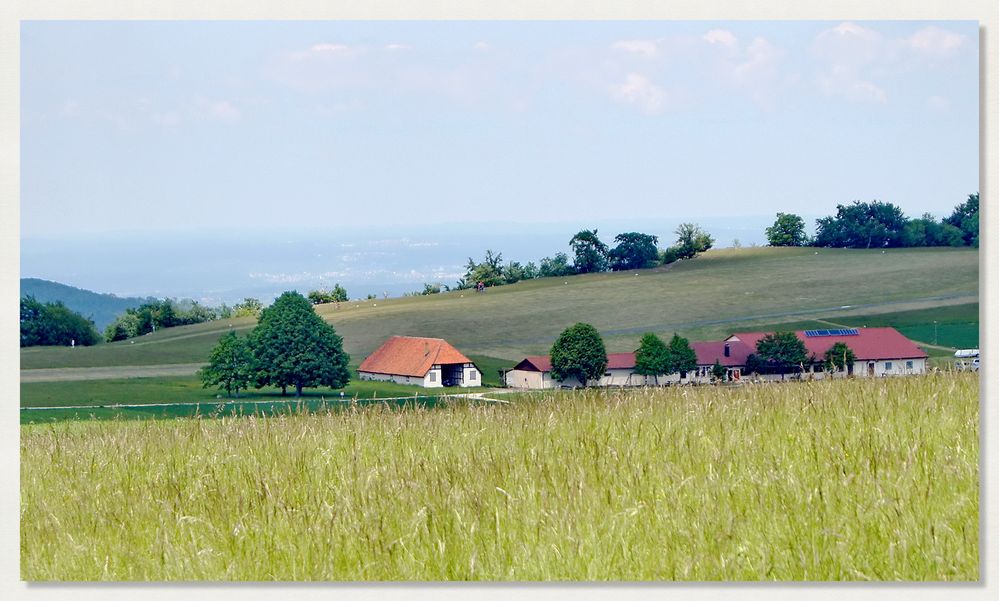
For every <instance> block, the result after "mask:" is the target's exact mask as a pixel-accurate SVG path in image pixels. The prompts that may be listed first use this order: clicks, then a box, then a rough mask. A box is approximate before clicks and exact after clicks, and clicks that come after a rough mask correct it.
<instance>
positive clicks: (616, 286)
mask: <svg viewBox="0 0 999 601" xmlns="http://www.w3.org/2000/svg"><path fill="white" fill-rule="evenodd" d="M978 274H979V255H978V251H977V250H976V249H947V248H930V249H926V248H923V249H891V250H888V251H886V252H884V253H882V251H880V250H847V249H812V248H742V249H724V250H714V251H709V252H707V253H705V254H704V255H702V256H699V257H697V258H696V259H693V260H688V261H680V262H679V263H676V264H673V265H670V266H669V267H667V268H657V269H651V270H641V271H632V272H620V273H602V274H591V275H584V276H574V277H567V278H546V279H542V280H531V281H525V282H519V283H517V284H513V285H510V286H502V287H497V288H491V289H488V290H487V291H486V292H484V293H475V292H473V291H462V292H457V291H455V292H449V293H445V294H440V295H433V296H421V297H406V298H398V299H388V300H383V299H378V300H372V301H366V302H354V303H341V304H340V307H339V309H336V308H334V306H333V305H321V306H319V307H318V308H317V310H318V311H319V313H320V315H322V316H323V317H324V318H325V319H326V320H327V321H329V322H330V323H332V324H333V325H334V327H335V328H336V329H337V332H338V333H339V334H340V335H341V336H343V338H344V347H345V349H346V350H347V352H349V353H350V354H351V357H352V361H353V362H354V363H359V362H360V360H361V359H363V358H364V357H365V356H367V355H368V354H369V353H370V352H371V351H373V350H374V349H375V348H377V346H378V345H380V344H381V343H382V342H383V341H384V340H385V339H387V338H388V337H389V336H392V335H396V334H399V335H413V336H434V337H442V338H446V339H447V340H448V341H449V342H451V343H452V344H454V345H455V346H456V347H458V348H459V349H460V350H461V351H462V352H464V353H466V354H468V355H475V356H482V355H485V356H490V357H498V358H502V359H506V360H512V361H516V360H519V359H520V358H522V357H523V356H524V355H528V354H535V353H544V352H547V350H548V348H549V346H550V345H551V343H552V341H554V340H555V338H556V337H557V336H558V334H559V332H561V331H562V330H563V329H564V328H565V327H567V326H569V325H572V324H573V323H575V322H577V321H585V322H588V323H592V324H593V325H594V326H596V327H597V329H598V330H600V331H601V333H602V334H603V335H604V337H605V340H606V341H607V344H608V347H609V349H610V350H611V351H628V350H633V349H634V348H635V347H636V346H637V343H638V339H639V338H640V337H641V334H642V333H644V332H646V331H652V332H658V333H660V334H672V333H673V332H674V331H676V332H679V333H680V334H682V335H684V336H688V337H690V338H692V339H711V338H718V337H722V336H724V335H726V334H728V333H730V332H731V331H733V330H736V329H748V328H754V327H756V325H755V324H778V325H779V324H791V323H800V322H803V321H807V320H814V319H826V318H832V317H835V318H836V319H847V318H849V317H851V316H877V315H885V314H896V313H899V312H908V311H916V310H926V311H927V312H928V314H929V313H932V312H933V311H937V310H943V308H944V307H947V306H950V305H968V304H970V303H977V301H978ZM844 307H846V308H844ZM932 319H933V318H930V320H931V321H930V322H928V323H930V325H931V326H932ZM253 325H254V323H253V320H252V319H245V318H244V319H238V320H220V321H217V322H213V323H207V324H198V325H194V326H184V327H179V328H171V329H169V330H164V331H160V332H156V333H154V334H149V335H146V336H142V337H140V338H139V339H136V340H133V341H123V342H118V343H114V344H102V345H98V346H96V347H90V348H77V349H67V348H58V349H53V348H33V349H25V350H22V351H21V367H22V369H32V368H52V367H98V366H109V365H157V364H165V363H196V362H200V361H204V360H205V358H206V357H207V356H208V353H209V350H210V349H211V347H212V345H214V343H215V341H216V340H217V339H218V337H219V336H220V335H221V334H222V333H224V332H226V331H228V330H229V329H230V328H231V329H235V330H236V331H239V332H246V331H248V330H249V329H251V328H252V327H253ZM920 325H925V323H923V324H916V323H914V324H912V326H913V327H918V326H920ZM915 332H916V333H918V334H920V335H921V336H925V331H924V330H920V329H917V330H915ZM969 332H970V330H969V326H961V327H957V326H954V327H953V328H951V329H949V330H946V331H945V330H943V329H941V330H940V334H939V335H940V344H945V341H950V342H954V343H957V342H964V341H966V340H968V337H969ZM961 346H965V345H961ZM484 371H486V370H484Z"/></svg>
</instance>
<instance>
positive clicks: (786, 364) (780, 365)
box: [756, 332, 808, 375]
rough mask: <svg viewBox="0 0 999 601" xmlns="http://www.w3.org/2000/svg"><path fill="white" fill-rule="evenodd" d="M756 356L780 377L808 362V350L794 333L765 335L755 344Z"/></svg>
mask: <svg viewBox="0 0 999 601" xmlns="http://www.w3.org/2000/svg"><path fill="white" fill-rule="evenodd" d="M756 355H757V356H758V357H759V358H760V359H761V360H763V361H764V362H765V363H766V365H767V368H768V369H769V370H772V371H774V372H776V373H779V374H781V375H783V374H785V373H787V372H788V371H793V370H794V369H795V368H798V367H799V366H801V365H803V364H805V363H807V362H808V349H806V348H805V343H804V342H802V341H801V339H800V338H798V337H797V336H795V334H794V332H774V333H772V334H767V335H766V336H764V337H763V338H761V339H760V340H759V342H757V343H756Z"/></svg>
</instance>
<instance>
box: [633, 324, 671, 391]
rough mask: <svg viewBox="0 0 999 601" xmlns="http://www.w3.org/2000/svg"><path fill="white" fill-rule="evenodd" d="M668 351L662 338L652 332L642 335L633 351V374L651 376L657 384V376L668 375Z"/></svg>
mask: <svg viewBox="0 0 999 601" xmlns="http://www.w3.org/2000/svg"><path fill="white" fill-rule="evenodd" d="M668 363H669V349H668V348H667V347H666V343H665V342H663V340H662V338H660V337H658V336H656V335H655V334H653V333H652V332H649V333H646V334H643V335H642V340H641V342H640V343H639V345H638V350H637V351H635V373H636V374H639V375H643V376H653V377H654V378H655V382H656V384H659V376H664V375H666V374H667V373H668Z"/></svg>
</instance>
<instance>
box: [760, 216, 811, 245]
mask: <svg viewBox="0 0 999 601" xmlns="http://www.w3.org/2000/svg"><path fill="white" fill-rule="evenodd" d="M766 234H767V241H768V242H769V243H770V246H805V245H806V244H807V243H808V236H806V235H805V221H804V220H803V219H802V218H801V217H799V216H798V215H795V214H793V213H777V220H776V221H774V224H773V225H772V226H770V227H768V228H767V230H766Z"/></svg>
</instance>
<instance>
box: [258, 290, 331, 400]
mask: <svg viewBox="0 0 999 601" xmlns="http://www.w3.org/2000/svg"><path fill="white" fill-rule="evenodd" d="M249 346H250V350H251V352H252V353H253V357H254V372H255V380H256V381H255V384H256V386H257V387H258V388H261V387H263V386H268V385H270V386H277V387H279V388H281V394H286V393H287V389H288V387H289V386H293V387H294V388H295V395H296V396H301V394H302V389H303V388H306V387H314V386H329V387H330V388H342V387H343V386H345V385H346V384H347V382H348V380H349V377H350V376H349V373H348V371H347V361H348V360H349V358H350V357H349V356H348V355H347V353H345V352H344V351H343V339H342V338H341V337H340V336H338V335H337V333H336V331H335V330H334V329H333V326H331V325H329V324H327V323H326V322H325V321H323V320H322V318H321V317H319V316H318V315H317V314H316V312H315V311H314V310H313V308H312V305H311V303H309V300H308V299H307V298H305V297H304V296H302V295H301V294H298V293H297V292H285V293H284V294H282V295H281V296H279V297H278V298H277V300H275V301H274V303H273V304H271V305H270V306H269V307H267V308H266V309H264V310H263V311H261V313H260V320H259V323H258V324H257V327H256V328H254V329H253V331H252V332H250V336H249Z"/></svg>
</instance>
